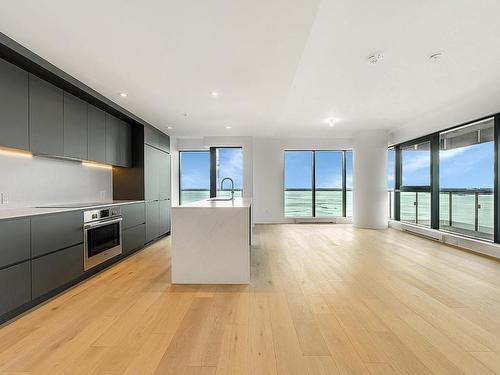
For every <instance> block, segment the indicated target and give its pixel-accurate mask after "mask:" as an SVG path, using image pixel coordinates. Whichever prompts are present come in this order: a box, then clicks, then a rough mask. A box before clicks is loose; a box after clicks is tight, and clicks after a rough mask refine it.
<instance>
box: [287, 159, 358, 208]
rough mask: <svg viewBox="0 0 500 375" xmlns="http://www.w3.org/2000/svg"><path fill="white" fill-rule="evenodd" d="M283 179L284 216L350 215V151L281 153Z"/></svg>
mask: <svg viewBox="0 0 500 375" xmlns="http://www.w3.org/2000/svg"><path fill="white" fill-rule="evenodd" d="M346 176H347V177H346ZM284 179H285V181H284V188H285V194H284V196H285V202H284V206H285V207H284V212H285V216H287V217H340V216H345V215H346V214H347V215H348V216H350V215H351V214H352V151H309V150H307V151H285V171H284ZM344 180H345V181H344ZM346 190H349V191H346ZM346 203H347V204H346Z"/></svg>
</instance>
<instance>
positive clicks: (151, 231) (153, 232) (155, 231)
mask: <svg viewBox="0 0 500 375" xmlns="http://www.w3.org/2000/svg"><path fill="white" fill-rule="evenodd" d="M159 235H160V202H159V201H154V202H146V242H149V241H153V240H154V239H155V238H158V236H159Z"/></svg>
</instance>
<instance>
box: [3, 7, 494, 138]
mask: <svg viewBox="0 0 500 375" xmlns="http://www.w3.org/2000/svg"><path fill="white" fill-rule="evenodd" d="M499 14H500V2H499V1H497V0H481V1H473V0H418V1H415V0H330V1H320V0H252V1H248V0H247V1H243V0H204V1H199V0H198V1H196V0H178V1H172V0H148V1H137V0H136V1H132V0H106V1H98V0H86V1H79V2H76V1H67V0H31V1H28V0H2V1H1V11H0V31H1V32H3V33H5V34H6V35H8V36H10V37H11V38H13V39H15V40H16V41H18V42H19V43H21V44H23V45H24V46H26V47H27V48H29V49H31V50H32V51H34V52H36V53H37V54H39V55H40V56H42V57H44V58H45V59H47V60H48V61H50V62H51V63H53V64H54V65H56V66H58V67H59V68H61V69H63V70H65V71H66V72H68V73H69V74H71V75H73V76H74V77H76V78H77V79H79V80H81V81H82V82H84V83H86V84H87V85H89V86H90V87H92V88H94V89H95V90H97V91H99V92H100V93H102V94H103V95H105V96H106V97H108V98H110V99H111V100H114V101H115V102H117V103H119V104H120V105H122V106H123V107H125V108H126V109H128V110H129V111H131V112H133V113H135V114H136V115H138V116H139V117H142V118H143V119H144V120H146V121H148V122H150V123H152V124H153V125H155V126H157V127H158V128H160V129H162V130H165V131H167V132H168V133H170V134H174V135H178V136H208V135H254V136H314V137H318V136H320V137H322V136H328V137H349V136H351V135H352V133H353V132H355V131H357V130H362V129H369V128H377V129H387V130H394V129H397V128H401V127H403V126H404V125H405V124H408V123H412V122H414V121H415V119H418V118H419V117H420V116H425V115H426V114H428V113H430V112H434V111H437V110H439V108H441V107H446V108H447V109H448V110H449V108H450V106H453V104H454V103H457V105H459V104H458V103H460V105H463V100H464V98H467V96H471V98H472V97H474V100H475V101H476V102H477V100H482V99H484V100H491V97H492V96H493V95H497V91H498V87H499V85H500V44H499V42H498V35H500V22H499V21H498V15H499ZM436 51H442V52H443V57H442V59H440V60H439V61H437V62H433V61H430V60H429V59H428V56H429V55H430V54H431V53H433V52H436ZM373 52H382V53H383V55H384V59H383V60H382V62H381V63H379V64H375V65H370V64H368V63H367V57H368V55H370V54H371V53H373ZM212 91H217V92H218V93H219V95H218V96H217V97H213V96H211V95H210V93H211V92H212ZM120 92H127V93H128V97H127V98H121V97H120V96H119V93H120ZM499 103H500V100H499ZM498 109H499V110H500V104H499V108H498ZM185 114H187V115H185ZM485 115H486V114H485ZM330 117H333V118H336V119H337V120H338V121H337V122H336V125H335V126H334V127H333V128H330V127H329V126H328V125H327V124H326V122H325V120H326V119H327V118H330ZM450 125H453V124H450ZM167 126H172V127H173V128H174V129H173V130H167ZM226 126H232V129H229V130H228V129H226V128H225V127H226Z"/></svg>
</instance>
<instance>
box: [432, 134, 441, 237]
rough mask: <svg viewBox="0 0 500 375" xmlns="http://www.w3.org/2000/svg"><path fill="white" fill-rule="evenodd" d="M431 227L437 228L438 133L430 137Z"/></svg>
mask: <svg viewBox="0 0 500 375" xmlns="http://www.w3.org/2000/svg"><path fill="white" fill-rule="evenodd" d="M430 142H431V228H432V229H439V134H434V135H433V136H432V137H431V140H430Z"/></svg>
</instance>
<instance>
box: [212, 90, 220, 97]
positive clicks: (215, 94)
mask: <svg viewBox="0 0 500 375" xmlns="http://www.w3.org/2000/svg"><path fill="white" fill-rule="evenodd" d="M210 95H212V96H219V93H218V92H217V91H212V92H211V93H210Z"/></svg>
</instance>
